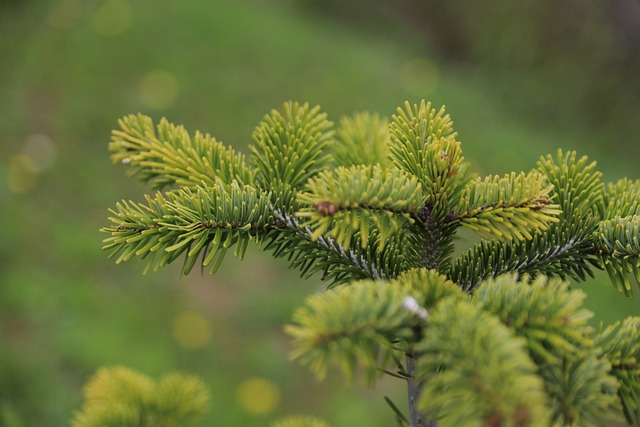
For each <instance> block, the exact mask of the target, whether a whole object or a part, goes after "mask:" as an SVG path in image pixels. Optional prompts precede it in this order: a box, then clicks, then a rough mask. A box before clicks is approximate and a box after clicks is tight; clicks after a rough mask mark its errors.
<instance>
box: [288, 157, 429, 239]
mask: <svg viewBox="0 0 640 427" xmlns="http://www.w3.org/2000/svg"><path fill="white" fill-rule="evenodd" d="M298 201H299V204H300V205H301V206H302V209H301V210H300V211H299V212H298V213H297V214H296V215H297V216H299V217H303V218H308V220H307V222H306V223H305V224H306V225H309V226H310V227H311V228H312V229H313V230H314V234H313V238H314V239H317V238H319V237H320V236H328V237H331V238H333V239H335V240H336V242H337V243H338V244H340V245H342V246H345V247H348V246H349V244H350V242H351V239H352V237H353V236H354V235H355V234H358V236H359V239H360V241H361V244H362V246H367V244H368V240H369V236H370V235H371V234H373V233H375V234H376V235H377V236H378V238H379V239H380V241H381V244H384V242H385V240H386V239H388V238H389V237H390V236H391V235H392V234H394V233H396V232H399V231H400V230H401V229H402V228H404V227H406V226H407V225H408V224H411V223H413V222H414V221H415V219H414V218H415V217H417V215H418V213H419V212H420V209H421V208H422V206H423V204H424V198H423V197H422V195H421V192H420V184H419V183H418V181H417V180H416V179H415V178H410V177H409V176H407V175H406V174H405V173H404V172H402V171H401V170H399V169H396V168H394V169H390V170H385V169H382V168H380V167H379V166H352V167H350V168H343V167H339V168H337V169H335V170H332V171H322V172H320V173H319V174H318V175H317V176H316V177H315V178H313V179H311V180H309V182H308V183H307V186H306V191H305V192H301V193H299V195H298Z"/></svg>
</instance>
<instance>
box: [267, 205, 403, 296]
mask: <svg viewBox="0 0 640 427" xmlns="http://www.w3.org/2000/svg"><path fill="white" fill-rule="evenodd" d="M273 214H274V217H275V219H276V221H277V222H276V228H275V229H273V230H272V231H270V232H269V233H268V235H267V236H266V238H267V240H268V241H269V242H268V244H267V245H266V247H265V250H272V251H273V254H274V256H275V257H276V258H280V257H286V258H287V259H288V260H289V263H290V265H291V267H292V268H296V269H298V270H300V271H301V272H302V275H303V277H310V276H311V275H313V274H314V273H316V272H318V271H322V272H323V274H322V280H328V281H330V283H331V286H334V285H336V284H341V283H345V282H348V281H352V280H360V279H384V280H388V279H391V278H392V277H395V276H396V275H397V274H398V273H399V269H400V268H402V266H403V265H404V263H403V262H402V260H401V258H400V252H399V245H397V244H396V245H393V244H387V245H385V246H380V245H378V242H377V241H376V240H375V239H373V240H369V243H368V246H367V247H366V248H362V245H360V244H359V242H356V244H352V245H350V246H349V248H348V249H345V248H344V247H343V246H341V245H339V244H338V243H336V241H335V240H334V239H333V238H331V237H328V236H327V237H324V236H320V237H319V238H317V239H314V238H313V231H312V230H311V229H310V228H309V227H308V226H304V225H302V224H300V221H299V219H298V218H296V217H294V216H292V215H287V214H283V213H282V212H280V211H278V210H277V209H275V210H274V211H273ZM392 239H393V238H392ZM387 243H389V242H387Z"/></svg>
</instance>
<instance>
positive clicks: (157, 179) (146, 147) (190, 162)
mask: <svg viewBox="0 0 640 427" xmlns="http://www.w3.org/2000/svg"><path fill="white" fill-rule="evenodd" d="M118 124H119V125H120V130H114V131H113V133H112V137H111V142H110V143H109V149H110V150H111V152H112V155H111V159H112V161H113V162H114V163H123V164H125V165H128V166H129V168H130V169H129V174H130V175H139V176H140V179H141V180H142V181H144V182H147V181H151V182H152V188H155V189H162V188H164V187H165V186H168V185H177V186H179V187H194V186H201V185H211V186H213V185H215V184H216V181H222V182H226V183H230V182H232V181H234V180H235V181H237V182H239V183H240V184H251V183H252V182H253V172H252V171H251V169H249V168H248V167H247V166H246V164H245V160H244V155H242V154H240V153H236V152H235V151H234V150H233V149H232V148H230V147H225V146H224V145H223V144H222V143H220V142H218V141H216V140H215V138H213V137H212V136H210V135H209V134H206V135H203V134H201V133H200V132H196V134H195V135H194V137H193V138H192V137H190V136H189V134H188V133H187V131H186V130H185V129H184V127H182V126H175V125H173V124H171V123H169V122H168V121H167V120H166V119H164V118H163V119H162V120H160V123H159V124H158V125H157V127H154V125H153V121H152V120H151V118H150V117H147V116H144V115H142V114H138V115H133V114H131V115H128V116H125V117H123V118H122V119H120V120H119V121H118Z"/></svg>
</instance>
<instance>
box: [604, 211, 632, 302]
mask: <svg viewBox="0 0 640 427" xmlns="http://www.w3.org/2000/svg"><path fill="white" fill-rule="evenodd" d="M594 238H595V244H596V245H597V247H598V248H599V252H600V257H601V261H602V263H603V264H604V266H605V270H606V271H607V273H608V274H609V278H610V279H611V281H612V282H613V284H614V286H615V287H616V288H617V289H618V290H619V291H620V292H624V293H625V294H626V295H627V296H629V297H631V296H632V295H633V290H632V286H631V278H633V279H635V282H636V284H640V215H634V216H629V217H624V218H621V217H615V218H613V219H610V220H605V221H602V222H600V224H599V225H598V230H597V231H596V232H595V233H594Z"/></svg>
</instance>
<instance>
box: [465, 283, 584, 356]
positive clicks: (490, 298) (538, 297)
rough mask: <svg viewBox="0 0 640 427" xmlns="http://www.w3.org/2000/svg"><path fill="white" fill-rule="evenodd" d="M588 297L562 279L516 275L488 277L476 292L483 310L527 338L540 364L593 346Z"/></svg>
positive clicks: (477, 300) (475, 298)
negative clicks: (586, 305)
mask: <svg viewBox="0 0 640 427" xmlns="http://www.w3.org/2000/svg"><path fill="white" fill-rule="evenodd" d="M585 297H586V295H585V294H584V293H583V292H582V291H579V290H573V291H572V290H570V288H569V285H568V284H567V283H566V282H563V281H561V280H559V279H551V280H549V279H548V278H547V277H545V276H538V278H536V279H535V280H533V281H531V279H530V278H529V277H528V276H524V277H521V278H518V276H517V275H514V274H508V275H503V276H500V277H498V278H496V279H492V280H487V281H485V282H483V284H482V285H481V286H480V287H478V289H477V290H476V291H475V293H474V301H475V302H477V303H478V304H480V306H481V307H482V309H483V310H486V311H488V312H490V313H492V314H494V315H495V316H497V317H498V318H500V320H501V321H502V323H504V324H505V325H507V326H509V327H511V328H512V329H513V330H514V332H515V333H516V335H518V336H521V337H523V338H525V339H526V340H527V347H528V348H529V350H530V352H531V356H532V358H533V360H534V361H535V362H536V363H538V364H542V363H548V364H558V363H560V362H561V360H562V359H563V358H564V357H566V356H567V355H571V354H577V353H579V352H580V351H581V350H582V349H584V348H590V347H593V342H592V341H591V339H590V336H591V335H592V333H593V330H592V328H591V327H589V326H588V324H587V320H588V319H589V318H590V317H591V316H592V313H590V312H589V311H587V310H586V309H584V308H582V303H583V301H584V298H585Z"/></svg>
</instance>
